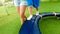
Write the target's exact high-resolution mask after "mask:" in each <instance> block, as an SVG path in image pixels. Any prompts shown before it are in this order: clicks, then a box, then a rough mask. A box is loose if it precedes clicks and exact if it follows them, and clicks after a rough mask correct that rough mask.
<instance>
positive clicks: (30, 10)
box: [27, 6, 33, 20]
mask: <svg viewBox="0 0 60 34" xmlns="http://www.w3.org/2000/svg"><path fill="white" fill-rule="evenodd" d="M28 11H29V14H30V16H29V17H28V18H27V20H30V19H31V18H32V17H33V15H32V6H29V7H28Z"/></svg>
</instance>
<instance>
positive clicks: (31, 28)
mask: <svg viewBox="0 0 60 34" xmlns="http://www.w3.org/2000/svg"><path fill="white" fill-rule="evenodd" d="M40 15H41V16H42V17H46V16H55V14H54V13H53V12H44V13H41V14H40ZM41 16H36V15H34V16H33V18H32V19H31V20H25V21H24V23H23V25H22V26H21V29H20V31H19V34H41V32H40V29H39V27H38V21H39V19H41ZM56 16H58V17H60V13H59V12H56Z"/></svg>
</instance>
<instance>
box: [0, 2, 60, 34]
mask: <svg viewBox="0 0 60 34" xmlns="http://www.w3.org/2000/svg"><path fill="white" fill-rule="evenodd" d="M6 9H7V10H6ZM6 11H8V14H9V15H7V13H6ZM39 11H40V12H59V11H60V2H44V3H43V2H41V4H40V6H39ZM25 14H26V16H29V13H28V10H27V9H26V13H25ZM33 14H35V9H34V8H33ZM59 26H60V20H57V19H56V17H45V18H43V19H41V20H40V21H39V28H40V30H41V32H42V34H60V27H59ZM20 27H21V24H20V18H19V15H18V12H17V10H16V9H15V7H14V6H7V7H5V8H4V7H2V6H1V7H0V34H18V32H19V29H20Z"/></svg>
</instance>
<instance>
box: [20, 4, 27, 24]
mask: <svg viewBox="0 0 60 34" xmlns="http://www.w3.org/2000/svg"><path fill="white" fill-rule="evenodd" d="M25 9H26V6H24V5H23V6H20V18H21V24H23V22H24V19H25V15H24V13H25Z"/></svg>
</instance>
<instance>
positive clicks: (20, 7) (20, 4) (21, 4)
mask: <svg viewBox="0 0 60 34" xmlns="http://www.w3.org/2000/svg"><path fill="white" fill-rule="evenodd" d="M14 4H15V6H16V8H17V11H18V12H19V14H20V19H21V24H23V22H24V19H25V18H26V16H25V15H24V14H25V9H26V5H27V2H26V1H25V0H14Z"/></svg>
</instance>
